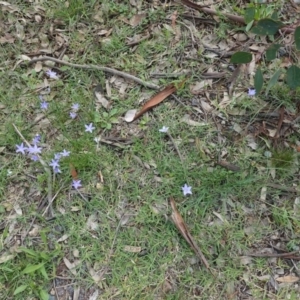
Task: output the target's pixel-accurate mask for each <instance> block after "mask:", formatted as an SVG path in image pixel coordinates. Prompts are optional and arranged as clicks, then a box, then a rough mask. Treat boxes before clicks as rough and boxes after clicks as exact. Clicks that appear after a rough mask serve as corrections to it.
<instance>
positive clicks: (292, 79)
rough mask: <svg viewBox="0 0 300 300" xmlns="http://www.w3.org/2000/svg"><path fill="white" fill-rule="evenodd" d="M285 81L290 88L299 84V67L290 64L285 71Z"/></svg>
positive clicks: (294, 87)
mask: <svg viewBox="0 0 300 300" xmlns="http://www.w3.org/2000/svg"><path fill="white" fill-rule="evenodd" d="M286 83H287V85H288V86H289V87H290V88H291V89H296V88H297V87H299V86H300V68H299V67H297V66H291V67H289V68H288V69H287V71H286Z"/></svg>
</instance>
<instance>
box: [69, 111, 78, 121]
mask: <svg viewBox="0 0 300 300" xmlns="http://www.w3.org/2000/svg"><path fill="white" fill-rule="evenodd" d="M70 117H71V119H75V118H76V117H77V113H76V112H74V111H71V112H70Z"/></svg>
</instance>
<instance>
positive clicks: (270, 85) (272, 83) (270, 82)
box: [266, 69, 281, 95]
mask: <svg viewBox="0 0 300 300" xmlns="http://www.w3.org/2000/svg"><path fill="white" fill-rule="evenodd" d="M280 74H281V69H278V70H277V71H276V72H275V73H274V75H273V76H272V78H271V79H270V81H269V83H268V86H267V89H266V95H268V93H269V91H270V89H271V88H272V87H273V86H274V85H275V84H276V83H277V81H278V78H279V76H280Z"/></svg>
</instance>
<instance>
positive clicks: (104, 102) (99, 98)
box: [94, 89, 109, 109]
mask: <svg viewBox="0 0 300 300" xmlns="http://www.w3.org/2000/svg"><path fill="white" fill-rule="evenodd" d="M94 94H95V97H96V100H97V101H96V103H99V104H101V105H102V106H103V107H104V108H105V109H107V108H108V106H109V102H108V101H107V99H106V98H105V97H104V96H103V94H102V93H101V92H100V91H99V90H96V89H95V93H94Z"/></svg>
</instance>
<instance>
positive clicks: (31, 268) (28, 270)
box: [22, 263, 45, 274]
mask: <svg viewBox="0 0 300 300" xmlns="http://www.w3.org/2000/svg"><path fill="white" fill-rule="evenodd" d="M44 264H45V263H40V264H38V265H28V266H27V267H26V268H25V269H24V270H23V271H22V274H29V273H33V272H34V271H36V270H38V269H40V268H41V267H42V266H43V265H44Z"/></svg>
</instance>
